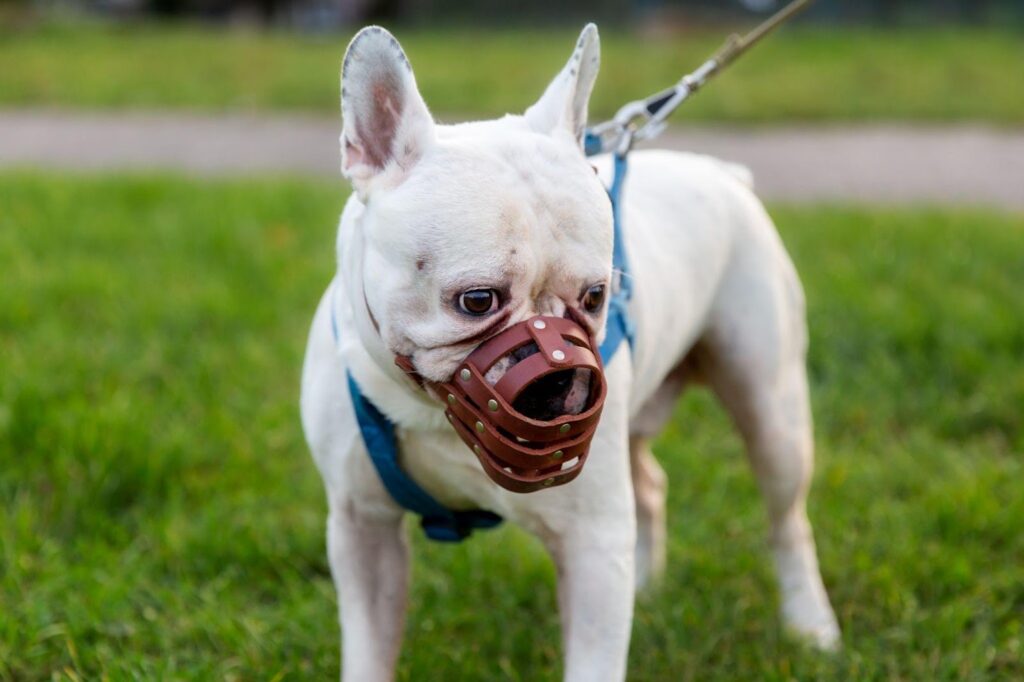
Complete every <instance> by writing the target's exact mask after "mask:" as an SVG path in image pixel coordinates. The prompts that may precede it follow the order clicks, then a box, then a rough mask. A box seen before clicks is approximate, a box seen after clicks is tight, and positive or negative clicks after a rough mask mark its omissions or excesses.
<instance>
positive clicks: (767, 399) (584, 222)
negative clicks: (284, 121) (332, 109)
mask: <svg viewBox="0 0 1024 682" xmlns="http://www.w3.org/2000/svg"><path fill="white" fill-rule="evenodd" d="M598 62H599V43H598V35H597V29H596V28H595V27H594V26H593V25H589V26H587V27H586V28H585V29H584V30H583V33H582V35H581V36H580V39H579V42H578V44H577V46H576V49H575V51H574V53H573V55H572V57H571V59H570V60H569V62H568V64H567V65H566V67H565V68H564V69H563V70H562V72H561V73H560V74H559V75H558V76H557V77H556V78H555V80H554V81H553V82H552V83H551V85H550V86H549V87H548V89H547V90H546V91H545V93H544V94H543V96H542V97H541V99H540V100H539V101H538V102H537V103H536V104H534V105H533V106H532V107H530V108H529V109H528V110H527V111H526V113H525V115H522V116H513V115H509V116H505V117H504V118H501V119H498V120H494V121H483V122H476V123H464V124H459V125H452V126H441V125H438V124H436V123H435V122H434V121H433V119H432V118H431V115H430V113H429V112H428V111H427V107H426V105H425V104H424V102H423V99H422V98H421V96H420V94H419V92H418V90H417V88H416V82H415V79H414V77H413V73H412V70H411V67H410V65H409V62H408V60H407V59H406V57H405V54H404V53H403V51H402V49H401V47H400V46H399V44H398V42H397V41H396V40H395V39H394V38H393V37H392V36H391V35H390V34H389V33H388V32H387V31H385V30H383V29H381V28H377V27H370V28H367V29H364V30H363V31H361V32H360V33H359V34H358V35H357V36H356V37H355V38H354V39H353V40H352V43H351V44H350V45H349V47H348V52H347V53H346V55H345V60H344V64H343V73H342V115H343V133H342V137H341V145H342V171H343V173H344V175H345V176H346V177H347V178H349V180H351V182H352V185H353V187H354V189H355V194H354V195H353V197H352V198H351V199H350V200H349V201H348V204H347V205H346V207H345V210H344V212H343V214H342V216H341V223H340V226H339V230H338V240H337V252H338V261H339V268H338V274H337V276H336V277H335V278H334V281H333V282H332V283H331V285H330V288H329V289H328V292H327V294H325V296H324V297H323V299H322V300H321V302H320V306H319V308H318V310H317V312H316V316H315V318H314V320H313V325H312V330H311V332H310V337H309V345H308V348H307V352H306V361H305V367H304V370H303V380H302V418H303V425H304V428H305V432H306V437H307V439H308V441H309V445H310V448H311V449H312V452H313V456H314V458H315V460H316V463H317V465H318V467H319V470H320V473H321V474H322V476H323V478H324V481H325V484H326V488H327V493H328V501H329V507H330V514H329V516H328V523H327V525H328V528H327V540H328V551H329V555H330V565H331V569H332V573H333V576H334V580H335V583H336V587H337V590H338V593H339V600H340V603H341V609H340V611H341V626H342V634H343V636H342V643H343V654H344V657H343V662H344V665H343V668H344V673H343V678H344V679H345V680H351V681H358V682H369V681H373V680H389V679H391V678H392V676H393V672H394V666H395V661H396V658H397V655H398V651H399V647H400V640H401V636H402V631H403V627H404V620H405V616H404V610H405V601H406V587H407V579H408V578H407V574H408V564H409V557H408V549H407V544H406V540H405V537H404V534H403V529H402V524H401V520H402V517H403V509H402V508H401V507H400V506H399V505H398V504H397V503H396V502H395V500H394V499H393V498H392V497H391V495H389V494H388V492H387V490H386V489H385V487H384V485H382V481H381V479H380V477H379V476H378V473H377V471H376V469H375V468H374V465H373V464H372V463H371V460H370V458H369V456H368V453H367V450H366V447H365V446H364V441H363V439H362V438H361V434H360V429H359V427H358V426H357V422H356V417H355V415H354V410H353V402H352V399H351V398H350V395H349V392H348V389H347V384H346V374H347V373H351V376H352V377H353V378H354V380H355V382H356V383H357V384H358V386H359V388H360V389H361V391H362V394H363V395H364V396H366V398H367V399H368V400H369V401H371V402H372V403H373V404H374V405H376V406H377V407H378V408H379V410H380V411H381V412H383V413H384V414H385V415H387V417H388V418H390V420H391V421H393V422H394V423H395V424H396V425H397V434H398V443H399V446H400V452H401V459H400V464H401V467H402V468H403V469H404V471H405V472H406V473H407V474H408V476H410V477H411V478H412V479H413V480H415V481H416V482H417V483H418V484H419V485H420V486H421V487H422V488H423V489H424V490H426V491H428V492H429V494H430V495H432V496H433V497H434V498H435V499H436V500H438V501H440V502H441V503H442V504H444V505H446V506H447V507H450V508H452V509H484V510H490V511H493V512H497V513H498V514H500V515H501V516H503V517H504V518H506V519H508V520H510V521H514V522H516V523H518V524H520V525H521V526H522V527H524V528H526V529H527V530H529V531H531V532H533V533H535V534H536V535H537V536H538V537H539V538H540V539H541V540H542V541H543V542H544V543H545V545H546V546H547V548H548V549H549V551H550V552H551V556H552V557H553V559H554V561H555V562H556V564H557V568H558V578H559V580H558V582H559V584H558V597H559V599H558V601H559V605H560V608H561V615H562V622H563V637H564V651H565V679H567V680H581V681H583V680H585V681H587V682H591V681H593V680H621V679H623V678H624V676H625V674H626V658H627V650H628V645H629V637H630V629H631V619H632V614H633V597H634V589H635V586H636V585H640V584H643V583H644V581H645V580H647V579H649V578H651V577H653V576H656V575H657V574H658V573H659V572H660V571H661V570H662V568H663V562H664V557H665V549H664V544H665V518H664V502H665V487H666V481H665V475H664V473H663V471H662V469H661V468H660V467H659V465H658V464H657V462H656V461H655V459H654V457H653V456H652V454H651V451H650V448H649V443H650V440H651V439H652V438H653V437H654V436H655V435H656V434H657V433H658V431H659V429H660V428H661V426H662V425H663V424H664V423H665V421H666V420H667V419H668V418H669V416H670V415H671V412H672V406H673V403H674V402H675V400H676V398H677V396H678V395H679V393H680V391H681V390H682V389H683V388H684V386H685V385H686V384H687V383H688V382H691V381H700V382H704V383H706V384H708V385H709V386H710V387H711V388H712V389H713V390H714V391H715V393H716V394H717V395H718V397H719V398H720V399H721V401H722V403H723V404H724V406H725V407H726V408H727V410H728V411H729V413H730V414H731V415H732V416H733V418H734V420H735V422H736V425H737V426H738V428H739V430H740V432H741V434H742V436H743V438H744V440H745V442H746V445H747V449H748V451H749V458H750V461H751V465H752V468H753V470H754V472H755V474H756V476H757V478H758V482H759V484H760V488H761V490H762V492H763V494H764V497H765V500H766V502H767V508H768V515H769V518H770V521H771V529H772V534H771V542H772V548H773V551H774V556H775V563H776V569H777V572H778V579H779V585H780V588H781V592H782V618H783V620H784V621H785V623H786V625H787V626H788V627H789V628H791V629H792V630H794V631H795V632H797V633H799V634H800V635H803V636H805V637H808V638H810V639H811V640H813V641H814V642H815V643H817V644H818V645H819V646H822V647H833V646H835V645H836V644H837V642H838V638H839V630H838V627H837V624H836V619H835V616H834V614H833V612H832V608H831V606H830V605H829V601H828V597H827V595H826V593H825V589H824V587H823V585H822V580H821V576H820V574H819V571H818V563H817V558H816V555H815V547H814V540H813V538H812V535H811V526H810V523H809V522H808V520H807V516H806V512H805V499H806V496H807V490H808V485H809V482H810V480H811V470H812V460H813V442H812V432H811V413H810V408H809V402H808V389H807V378H806V369H805V352H806V347H807V332H806V325H805V319H804V300H803V292H802V289H801V286H800V282H799V280H798V278H797V275H796V272H795V271H794V269H793V265H792V263H791V262H790V259H789V257H788V256H787V254H786V252H785V250H784V248H783V245H782V243H781V242H780V240H779V237H778V235H777V233H776V231H775V229H774V226H773V225H772V222H771V220H770V218H769V217H768V215H767V214H766V213H765V210H764V208H763V207H762V206H761V204H760V202H759V201H758V200H757V198H756V197H755V196H754V194H753V193H752V192H751V190H750V187H749V184H750V183H749V177H746V178H745V171H744V170H743V169H740V168H738V167H734V166H731V165H729V164H725V163H722V162H720V161H717V160H714V159H711V158H708V157H704V156H696V155H692V154H677V153H669V152H662V151H642V152H635V153H633V154H631V156H630V171H629V176H628V180H627V185H626V190H625V194H624V198H623V204H622V217H623V223H624V229H625V237H626V246H627V252H628V255H629V259H630V262H631V267H632V277H633V284H634V288H633V291H634V295H633V299H632V302H631V304H630V314H631V316H632V319H633V321H634V323H635V325H636V338H635V343H634V344H633V347H632V349H631V350H630V349H629V348H628V347H627V346H625V345H623V347H622V349H621V350H619V351H618V352H617V353H616V354H615V356H614V357H613V358H612V360H611V361H610V362H609V363H608V364H607V366H606V368H605V376H606V380H607V384H608V398H607V401H606V403H605V407H604V412H603V416H602V418H601V422H600V424H599V426H598V430H597V434H596V436H595V438H594V441H593V444H592V446H591V454H590V457H589V460H588V462H587V465H586V467H585V469H584V470H583V472H582V474H581V475H580V476H579V478H577V479H576V480H575V481H573V482H571V483H569V484H567V485H565V486H560V487H555V488H553V489H550V490H543V491H540V492H535V493H531V494H516V493H511V492H508V491H506V490H504V489H503V488H500V487H498V486H497V485H495V484H494V483H492V481H491V480H490V479H489V478H488V477H487V476H486V475H485V473H484V471H483V469H482V468H481V466H480V464H479V463H478V462H477V460H476V458H475V457H474V455H473V453H472V452H471V451H470V450H469V448H467V447H466V446H465V445H464V444H463V443H462V442H461V441H460V440H459V439H458V437H457V436H456V434H455V432H454V430H453V429H452V428H451V426H450V425H449V424H448V423H447V422H446V421H445V419H444V416H443V410H442V407H441V404H440V403H439V402H438V401H437V400H436V399H435V397H434V396H431V395H428V393H427V392H425V391H424V390H422V389H420V388H419V387H418V386H417V385H416V384H415V383H414V382H413V381H410V380H409V377H408V376H406V375H405V374H404V373H403V372H402V370H400V369H399V368H398V367H396V366H395V364H394V359H395V356H396V355H401V356H407V357H409V358H410V359H411V360H412V365H413V367H414V369H415V371H416V372H418V374H419V375H420V376H422V377H423V378H425V379H427V380H428V381H443V380H448V379H449V378H450V377H451V376H452V374H453V372H455V370H456V369H457V367H458V365H459V363H460V362H461V361H462V360H464V359H465V358H466V356H467V355H468V354H469V353H470V352H471V351H472V350H473V349H474V348H475V347H476V346H477V345H478V344H479V342H480V341H481V339H482V338H485V337H487V336H489V335H492V334H494V333H496V332H498V331H501V328H504V327H507V326H509V325H512V324H514V323H517V322H520V321H522V320H525V319H527V318H530V317H532V316H534V315H537V314H544V315H551V316H563V315H565V314H566V312H567V310H568V309H570V308H572V309H574V311H576V313H578V314H579V316H580V318H581V319H583V320H584V321H585V323H586V324H587V325H588V326H590V328H591V331H592V332H593V333H594V334H595V336H597V337H598V338H600V337H601V335H602V333H603V329H604V324H605V317H606V309H607V305H599V306H597V309H596V311H593V312H591V311H590V310H589V309H590V308H594V306H593V305H592V304H593V303H594V298H593V297H594V296H597V297H598V301H597V302H598V303H601V300H600V295H601V294H602V293H603V291H604V287H607V288H610V287H611V286H612V285H613V281H612V272H611V262H612V230H613V225H612V214H611V210H610V208H609V200H608V196H607V194H606V190H605V186H606V185H607V183H608V182H609V181H610V172H611V171H610V166H611V164H610V161H609V159H608V158H597V159H596V160H595V161H594V163H595V164H596V170H597V171H598V172H597V174H595V168H594V167H592V166H591V163H590V162H589V161H588V160H587V159H586V158H585V157H584V154H583V152H582V150H581V144H580V140H581V136H582V133H583V130H584V126H585V124H586V112H587V101H588V98H589V95H590V91H591V88H592V87H593V84H594V79H595V76H596V75H597V70H598ZM595 287H596V288H595ZM588 292H589V295H590V296H591V298H590V299H589V304H588V306H587V308H588V309H587V310H585V309H584V306H583V305H582V304H581V301H582V298H583V297H585V296H587V295H588ZM499 315H500V316H501V317H500V318H499ZM499 319H500V320H501V323H500V324H499V325H497V326H498V327H499V328H497V329H495V328H494V327H495V324H494V323H495V321H496V320H499ZM489 325H490V326H489ZM332 327H333V328H334V330H333V331H332ZM335 333H336V335H337V339H336V337H335ZM496 636H497V635H496Z"/></svg>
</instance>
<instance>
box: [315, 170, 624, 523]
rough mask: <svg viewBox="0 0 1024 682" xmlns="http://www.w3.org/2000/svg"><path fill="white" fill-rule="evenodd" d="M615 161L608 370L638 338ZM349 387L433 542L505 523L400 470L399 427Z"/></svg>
mask: <svg viewBox="0 0 1024 682" xmlns="http://www.w3.org/2000/svg"><path fill="white" fill-rule="evenodd" d="M614 160H615V171H614V176H613V179H612V185H611V187H609V188H608V197H609V198H610V199H611V204H612V216H613V224H614V251H613V254H612V269H613V277H614V278H615V280H617V286H615V287H614V293H613V294H612V297H611V299H610V300H609V301H608V319H607V323H606V328H605V339H604V343H602V344H601V347H600V355H601V361H602V362H603V363H604V364H607V363H608V361H609V360H610V359H611V358H612V357H613V356H614V355H615V352H616V351H617V350H618V348H619V346H621V345H622V342H623V341H626V342H627V343H628V344H629V345H630V347H632V345H633V333H634V329H633V324H632V321H631V320H630V319H629V315H628V309H627V305H628V302H629V300H630V299H631V298H632V293H633V286H632V280H631V278H630V276H629V263H628V259H627V257H626V252H625V244H624V238H623V234H622V220H621V215H620V203H621V202H620V197H621V194H622V185H623V182H624V180H625V176H626V170H627V165H626V156H625V155H624V154H617V155H615V157H614ZM331 331H332V332H333V333H334V340H335V343H337V342H338V340H339V338H340V337H339V329H338V320H337V313H336V311H335V306H334V303H333V300H332V303H331ZM347 384H348V391H349V395H350V396H351V398H352V406H353V408H354V411H355V415H356V421H357V423H358V424H359V432H360V434H361V436H362V439H363V444H364V445H365V446H366V451H367V453H368V454H369V456H370V461H371V462H372V463H373V466H374V468H375V469H376V470H377V474H378V476H379V477H380V480H381V482H382V483H383V485H384V488H385V489H386V490H387V491H388V494H389V495H391V497H392V498H393V499H394V500H395V502H397V503H398V504H399V505H400V506H402V507H403V508H405V509H407V510H409V511H411V512H413V513H414V514H417V515H418V516H419V517H420V525H421V527H422V528H423V531H424V533H426V535H427V537H428V538H430V539H431V540H438V541H441V542H459V541H461V540H464V539H465V538H466V537H468V536H469V535H470V533H472V532H473V531H474V530H476V529H487V528H493V527H495V526H497V525H498V524H500V523H501V521H502V519H501V517H500V516H499V515H498V514H495V513H494V512H490V511H486V510H482V509H471V510H453V509H449V508H447V507H445V506H444V505H443V504H441V503H440V502H438V501H437V500H436V499H435V498H434V497H433V496H432V495H430V493H428V492H427V491H426V490H424V489H423V488H422V487H420V485H419V484H417V483H416V481H414V480H413V479H412V477H410V476H409V475H408V474H407V473H405V471H404V470H403V469H402V467H401V465H400V464H399V458H398V455H399V453H398V437H397V434H396V433H395V425H394V423H393V422H392V421H391V420H390V419H388V418H387V416H386V415H384V414H383V413H382V412H381V411H380V410H379V409H378V408H377V406H376V405H374V404H373V403H372V402H370V400H369V399H367V398H366V396H365V395H363V392H362V391H361V390H360V388H359V385H358V384H357V383H356V381H355V379H354V378H353V377H352V374H351V372H349V373H348V376H347Z"/></svg>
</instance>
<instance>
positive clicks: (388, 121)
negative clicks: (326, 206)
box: [341, 26, 435, 201]
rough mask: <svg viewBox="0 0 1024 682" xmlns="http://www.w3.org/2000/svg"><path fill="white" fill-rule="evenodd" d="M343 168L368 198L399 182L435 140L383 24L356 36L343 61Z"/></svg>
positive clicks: (406, 68) (403, 59)
mask: <svg viewBox="0 0 1024 682" xmlns="http://www.w3.org/2000/svg"><path fill="white" fill-rule="evenodd" d="M341 118H342V132H341V172H342V174H344V176H345V177H347V178H348V179H349V180H351V181H352V186H353V187H354V188H355V190H356V192H357V193H358V194H359V196H360V198H361V199H363V200H364V201H365V200H366V199H367V198H368V197H369V195H370V194H371V193H372V191H373V189H374V188H376V187H379V186H385V187H388V186H390V187H393V186H395V185H397V184H399V183H400V182H401V181H402V179H403V178H404V177H405V175H406V173H408V171H409V169H411V168H412V167H413V166H414V165H415V164H416V162H417V161H418V160H419V159H420V157H421V156H422V155H423V153H424V152H425V151H426V150H427V149H428V148H429V147H430V146H431V145H432V144H433V143H434V140H435V134H434V121H433V119H432V118H431V116H430V112H429V111H427V105H426V104H424V102H423V98H422V97H421V96H420V93H419V90H417V89H416V78H415V77H414V76H413V74H412V67H411V66H409V60H408V59H407V58H406V56H405V52H403V51H402V47H401V46H400V45H399V44H398V41H397V40H395V38H394V36H392V35H391V34H390V33H388V32H387V31H386V30H384V29H383V28H381V27H379V26H367V27H366V28H364V29H363V30H362V31H360V32H359V33H357V34H356V36H355V37H354V38H353V39H352V42H351V43H349V46H348V50H346V52H345V60H344V61H343V62H342V65H341Z"/></svg>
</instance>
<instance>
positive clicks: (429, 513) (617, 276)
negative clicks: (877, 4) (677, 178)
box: [331, 0, 814, 542]
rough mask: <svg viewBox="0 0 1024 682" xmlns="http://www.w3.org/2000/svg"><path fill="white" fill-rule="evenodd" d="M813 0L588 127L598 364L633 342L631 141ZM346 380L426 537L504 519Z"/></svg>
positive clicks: (378, 455)
mask: <svg viewBox="0 0 1024 682" xmlns="http://www.w3.org/2000/svg"><path fill="white" fill-rule="evenodd" d="M813 1H814V0H795V1H794V2H791V3H790V4H789V5H787V6H786V7H784V8H783V9H782V10H781V11H779V12H778V13H776V14H775V15H774V16H772V17H771V18H769V19H768V20H767V21H765V22H764V23H762V24H761V25H760V26H758V27H757V28H756V29H754V30H753V31H751V32H750V33H748V34H747V35H745V36H739V35H737V34H733V35H731V36H730V37H729V38H728V39H727V40H726V42H725V44H724V45H723V46H722V47H721V48H720V49H719V50H718V52H716V53H715V54H714V55H713V56H712V57H711V58H710V59H708V60H707V61H706V62H704V63H703V64H702V65H701V66H700V68H698V69H697V70H696V71H694V72H693V73H691V74H687V75H686V76H683V78H682V79H680V80H679V82H678V83H676V84H675V85H674V86H672V87H670V88H668V89H667V90H663V91H661V92H659V93H656V94H654V95H651V96H650V97H648V98H646V99H641V100H635V101H633V102H630V103H628V104H626V105H625V106H623V107H622V108H621V109H619V111H618V112H617V113H616V114H615V116H614V117H613V118H612V119H611V120H609V121H606V122H604V123H601V124H598V125H596V126H593V127H592V128H589V129H588V130H587V131H586V134H585V137H584V151H585V152H586V154H587V156H594V155H596V154H602V153H608V152H611V153H612V154H613V161H614V173H613V176H612V183H611V186H610V187H608V198H609V199H610V201H611V205H612V217H613V225H614V235H613V243H614V250H613V253H612V269H613V273H614V281H613V287H612V289H613V292H612V296H611V298H610V299H609V301H608V318H607V322H606V327H605V330H606V331H605V340H604V342H603V343H602V344H601V347H600V351H599V352H600V355H601V361H602V363H603V364H605V365H607V364H608V362H609V361H610V360H611V359H612V357H613V356H614V355H615V353H616V351H617V350H618V349H619V347H620V346H621V345H622V342H623V341H625V342H626V343H627V344H628V345H629V346H630V349H632V346H633V335H634V329H635V327H634V324H633V321H632V319H630V316H629V308H628V306H629V301H630V299H631V298H632V295H633V282H632V279H631V278H630V275H629V258H628V257H627V253H626V247H625V238H624V234H623V229H622V216H621V203H622V188H623V185H624V184H625V180H626V172H627V170H628V163H627V155H628V154H629V151H630V149H632V147H633V144H634V143H635V142H637V141H640V140H649V139H652V138H654V137H656V136H657V135H658V134H659V133H661V131H663V130H664V129H665V126H666V123H665V120H666V119H667V118H668V117H669V116H670V115H671V114H672V112H674V111H675V110H676V109H677V108H678V107H679V105H680V104H682V103H683V102H684V101H685V100H686V99H687V98H688V97H689V96H690V95H692V94H693V93H695V92H697V90H699V89H700V88H701V87H702V86H703V85H704V83H706V82H707V81H708V79H710V78H711V77H712V76H714V75H715V74H717V73H718V72H719V71H721V70H722V69H724V68H725V67H726V66H728V65H729V64H730V63H732V61H733V60H735V59H736V58H737V57H739V56H740V55H741V54H743V53H744V52H746V51H747V50H748V49H750V48H751V47H752V46H753V45H755V44H756V43H757V42H758V41H759V40H761V39H762V38H763V37H764V36H766V35H768V34H769V33H771V32H772V31H773V30H775V29H776V28H777V27H778V26H780V25H781V24H783V23H784V22H786V21H787V20H789V19H791V18H792V17H794V16H796V15H797V14H798V13H799V12H801V11H803V10H804V9H806V7H807V6H808V5H810V4H811V3H812V2H813ZM334 298H335V288H334V285H332V290H331V331H332V332H333V334H334V342H335V344H336V345H337V343H338V341H339V340H340V330H339V329H338V318H337V311H336V306H335V301H334ZM346 379H347V384H348V391H349V396H350V397H351V399H352V406H353V408H354V411H355V416H356V422H357V423H358V425H359V432H360V435H361V436H362V439H363V443H364V445H365V446H366V451H367V453H368V455H369V457H370V461H371V462H372V463H373V466H374V469H376V471H377V474H378V476H379V477H380V480H381V482H382V483H383V485H384V488H385V489H386V490H387V491H388V494H390V495H391V497H392V498H393V499H394V500H395V502H397V503H398V504H399V505H400V506H401V507H403V508H405V509H406V510H408V511H411V512H412V513H414V514H416V515H418V516H419V517H420V526H421V527H422V528H423V531H424V533H425V534H426V536H427V537H428V538H430V539H431V540H437V541H440V542H460V541H462V540H464V539H466V538H467V537H468V536H469V535H470V534H471V533H472V532H473V531H474V530H483V529H488V528H493V527H495V526H497V525H499V524H500V523H501V522H502V518H501V516H499V515H498V514H495V513H494V512H491V511H487V510H483V509H469V510H453V509H449V508H447V507H445V506H444V505H443V504H441V503H440V502H439V501H438V500H437V499H435V498H434V497H433V496H432V495H431V494H430V493H428V492H427V491H426V490H424V489H423V488H422V487H421V486H420V485H419V484H417V483H416V481H414V480H413V479H412V477H411V476H409V475H408V474H407V473H406V472H405V471H404V470H403V469H402V466H401V464H400V462H399V447H398V436H397V434H396V430H395V424H394V423H393V422H392V421H391V420H390V419H388V417H387V416H386V415H385V414H384V413H382V412H381V411H380V410H379V409H378V408H377V406H376V405H374V404H373V403H372V402H370V400H369V399H368V398H367V397H366V396H365V395H364V394H363V392H362V390H361V389H360V388H359V385H358V384H357V383H356V381H355V379H354V378H353V377H352V374H351V372H349V373H348V374H347V377H346Z"/></svg>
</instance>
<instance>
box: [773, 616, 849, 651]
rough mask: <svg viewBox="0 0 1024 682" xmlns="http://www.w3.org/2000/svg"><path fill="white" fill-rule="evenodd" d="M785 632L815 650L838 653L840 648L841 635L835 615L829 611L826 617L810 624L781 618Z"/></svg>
mask: <svg viewBox="0 0 1024 682" xmlns="http://www.w3.org/2000/svg"><path fill="white" fill-rule="evenodd" d="M783 618H784V619H785V624H786V632H787V633H788V634H790V635H792V636H793V637H794V638H795V639H798V640H800V641H801V642H804V643H806V644H808V645H810V646H812V647H814V648H815V649H818V650H820V651H826V652H833V651H838V650H839V649H840V648H841V647H842V634H841V633H840V631H839V623H837V622H836V617H835V615H834V614H833V613H832V612H831V610H829V613H828V614H827V616H826V617H824V618H821V619H819V620H816V621H811V622H795V621H794V620H793V619H791V618H786V617H785V615H784V616H783Z"/></svg>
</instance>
